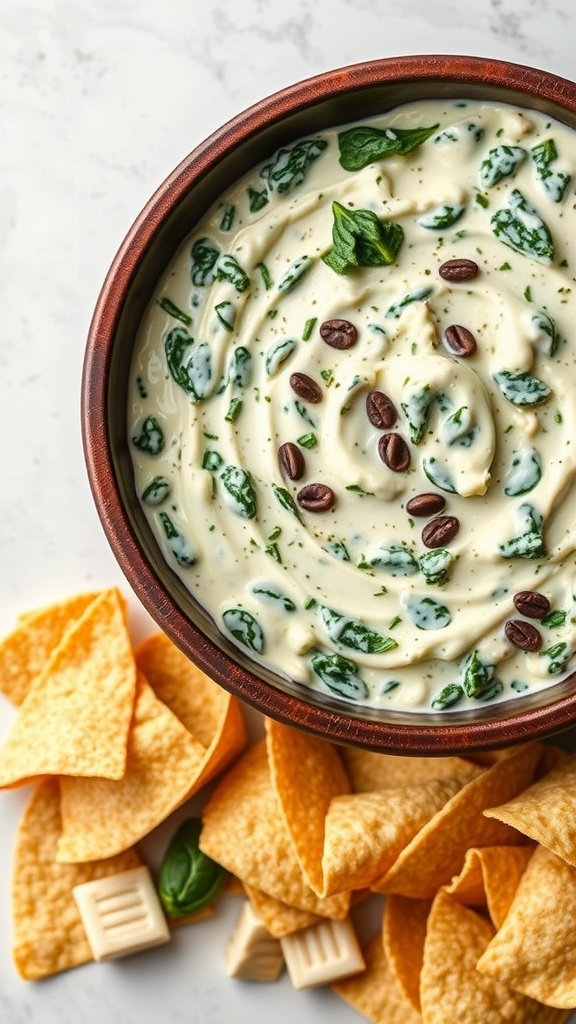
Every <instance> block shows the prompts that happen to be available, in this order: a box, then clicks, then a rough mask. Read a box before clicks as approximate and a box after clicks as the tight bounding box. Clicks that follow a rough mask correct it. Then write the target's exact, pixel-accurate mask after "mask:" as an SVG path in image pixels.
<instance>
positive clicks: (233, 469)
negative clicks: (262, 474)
mask: <svg viewBox="0 0 576 1024" xmlns="http://www.w3.org/2000/svg"><path fill="white" fill-rule="evenodd" d="M220 480H221V482H222V483H223V485H224V487H225V488H226V491H227V493H228V496H229V498H230V505H231V507H232V510H233V511H234V512H236V514H237V515H239V516H243V517H244V519H254V517H255V515H256V491H255V488H254V483H253V481H252V477H251V475H250V473H249V472H248V470H247V469H243V468H242V466H231V465H228V466H225V467H224V469H223V470H222V471H221V473H220Z"/></svg>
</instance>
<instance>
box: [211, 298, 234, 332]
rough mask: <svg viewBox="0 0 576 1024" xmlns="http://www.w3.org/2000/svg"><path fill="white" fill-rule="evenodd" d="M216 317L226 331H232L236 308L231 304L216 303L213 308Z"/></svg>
mask: <svg viewBox="0 0 576 1024" xmlns="http://www.w3.org/2000/svg"><path fill="white" fill-rule="evenodd" d="M214 310H215V312H216V316H217V317H218V319H219V321H220V323H221V324H222V326H223V328H224V329H225V330H226V331H233V330H234V320H235V319H236V306H235V305H234V303H233V302H218V303H217V305H216V306H214Z"/></svg>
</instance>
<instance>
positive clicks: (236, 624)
mask: <svg viewBox="0 0 576 1024" xmlns="http://www.w3.org/2000/svg"><path fill="white" fill-rule="evenodd" d="M222 620H223V622H224V625H225V626H226V629H227V630H228V632H229V633H231V634H232V636H233V637H235V638H236V640H238V641H239V643H241V644H243V645H244V647H248V648H249V649H250V650H251V651H255V652H256V654H260V653H261V652H262V651H263V650H264V633H263V632H262V627H261V626H260V623H259V622H258V620H257V619H256V618H255V617H254V616H253V615H252V614H251V612H247V611H246V609H245V608H228V609H227V610H226V611H225V612H223V614H222Z"/></svg>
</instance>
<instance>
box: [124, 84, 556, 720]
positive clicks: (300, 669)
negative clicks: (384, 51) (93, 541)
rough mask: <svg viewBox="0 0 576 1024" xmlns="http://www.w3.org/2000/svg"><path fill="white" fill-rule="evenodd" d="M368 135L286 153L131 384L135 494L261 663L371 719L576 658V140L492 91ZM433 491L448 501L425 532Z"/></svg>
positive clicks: (253, 179) (146, 342)
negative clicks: (432, 541)
mask: <svg viewBox="0 0 576 1024" xmlns="http://www.w3.org/2000/svg"><path fill="white" fill-rule="evenodd" d="M353 127H354V126H349V125H347V126H345V127H343V128H341V129H339V130H334V131H325V132H322V133H320V134H319V135H317V136H313V137H311V138H310V139H307V140H304V141H303V142H301V143H298V144H295V145H292V146H290V147H286V149H284V150H281V151H280V152H279V153H277V154H273V155H271V157H270V160H269V161H267V162H266V163H265V164H264V165H262V166H259V167H257V168H255V169H254V171H253V172H252V173H250V174H248V175H246V176H245V177H244V178H243V179H242V180H241V181H239V182H238V184H237V185H236V186H235V187H234V188H232V189H231V190H230V191H229V193H228V194H226V195H224V196H223V197H222V199H221V201H220V202H218V203H217V204H216V205H215V206H214V207H213V208H212V209H211V211H210V212H209V214H208V215H207V216H206V217H205V218H204V219H203V220H202V222H201V223H200V224H198V225H197V226H196V227H195V229H194V231H193V233H192V234H191V235H190V237H189V238H188V239H187V240H186V242H185V243H184V244H183V245H182V247H181V248H180V251H179V252H178V253H176V254H175V256H174V259H173V260H172V262H171V263H170V265H169V266H168V267H167V269H166V272H165V273H164V275H163V276H162V278H161V280H160V281H159V283H158V286H157V291H156V293H155V295H154V297H153V300H152V302H151V304H150V307H149V309H148V311H147V313H146V315H145V317H144V319H143V322H142V325H141V328H140V332H139V336H138V339H137V344H136V348H135V352H134V357H133V364H132V370H131V381H130V394H129V401H128V432H129V437H130V438H131V439H132V444H131V454H132V458H133V463H134V473H135V481H136V489H137V492H138V494H139V495H140V496H141V500H142V507H143V509H144V510H145V513H146V516H147V518H148V521H149V523H150V526H151V528H152V530H153V532H154V535H155V536H156V538H157V540H158V544H159V545H160V547H161V549H162V551H163V553H164V556H165V558H166V560H167V561H168V563H169V564H170V566H171V567H172V568H173V570H174V571H175V572H176V573H177V574H178V576H180V578H181V579H182V580H183V582H184V583H185V585H186V587H187V588H188V589H189V590H190V592H191V593H192V594H193V595H194V596H195V597H196V598H197V599H198V600H199V601H200V602H201V603H202V604H203V605H204V606H205V607H206V608H207V609H208V611H209V612H210V613H211V615H212V616H213V618H214V620H215V622H216V624H217V626H218V627H219V628H220V629H221V630H222V631H223V632H224V633H225V634H226V635H227V636H228V637H231V638H232V639H233V640H234V641H235V642H237V643H238V644H240V645H243V646H244V648H245V649H246V648H247V649H248V651H249V653H250V654H252V655H253V656H254V657H255V658H256V660H257V661H260V662H262V663H264V664H266V665H267V666H269V667H271V668H272V669H274V670H276V671H277V672H279V673H280V674H281V675H282V676H285V677H288V678H290V679H294V680H297V681H300V682H302V683H304V684H307V685H308V686H310V687H313V688H314V689H316V690H318V691H320V692H325V693H330V694H332V695H334V694H336V695H337V696H339V697H341V698H342V699H343V700H345V701H348V702H349V701H350V700H353V701H357V702H363V703H366V704H369V705H371V706H374V707H382V706H385V707H387V708H389V707H392V708H400V709H409V710H411V711H414V712H419V711H429V710H430V708H431V707H433V708H436V709H438V710H443V711H444V713H445V714H447V712H448V710H449V709H450V708H453V709H455V710H458V711H460V710H465V709H467V708H479V707H481V706H482V704H483V703H486V702H489V701H502V700H506V699H510V698H513V697H515V696H516V695H521V694H524V695H525V694H527V693H529V692H532V693H534V692H536V691H539V690H541V689H543V688H544V687H547V686H550V685H551V684H554V683H557V682H558V681H559V680H561V679H562V678H564V677H565V676H566V674H567V673H568V672H569V671H570V670H571V669H573V668H574V663H573V660H572V656H573V652H574V651H576V577H575V566H576V555H575V549H576V518H575V512H576V504H575V500H574V499H575V497H576V488H575V484H574V473H575V466H576V447H575V443H574V439H575V438H576V388H575V384H576V365H575V359H574V344H573V340H572V339H573V337H574V331H575V324H576V302H575V293H574V291H573V288H574V282H575V280H576V279H575V277H574V268H575V267H576V206H575V195H574V179H573V178H572V177H571V175H572V174H573V172H574V169H575V167H576V135H575V133H574V132H573V131H571V130H570V129H568V128H567V127H565V126H563V125H561V124H559V123H556V122H553V121H550V120H549V119H547V118H545V117H543V116H542V115H540V114H538V113H534V112H531V111H530V112H526V111H523V110H519V109H518V110H516V109H515V108H512V107H506V106H498V107H493V106H491V105H486V104H480V103H476V102H468V101H466V102H453V101H450V102H446V103H444V102H436V101H433V102H425V103H419V104H417V105H416V104H411V105H406V106H404V107H400V108H397V109H396V110H394V111H392V112H390V113H387V114H386V115H385V116H383V117H381V118H377V119H373V120H370V121H366V122H362V123H361V126H360V127H361V131H360V132H357V131H354V130H351V129H353ZM423 128H426V129H428V131H426V132H420V133H419V132H418V130H419V129H423ZM403 133H404V134H403ZM406 133H407V134H406ZM343 164H344V166H343ZM364 164H365V166H364ZM348 168H351V169H348ZM356 168H357V169H356ZM452 260H457V261H468V262H466V263H465V264H461V263H459V264H458V265H457V268H456V270H455V271H454V270H452V273H451V274H450V270H448V272H444V273H448V279H445V277H444V276H442V273H441V272H440V268H441V267H443V265H444V264H445V263H446V262H447V261H452ZM469 261H472V262H473V264H476V266H477V273H474V275H473V276H470V277H468V278H466V279H462V273H460V271H461V269H462V266H464V267H465V268H467V267H469ZM366 264H368V265H366ZM378 264H380V265H378ZM332 320H338V321H346V322H347V324H348V325H352V328H350V327H349V326H345V328H344V334H342V332H341V331H340V334H339V333H338V331H336V334H337V335H338V337H337V339H336V340H337V341H338V340H339V339H340V340H341V338H342V337H344V338H345V339H350V338H351V337H352V336H354V337H355V343H354V344H353V345H352V346H351V347H348V348H338V347H333V345H332V344H330V340H332V341H333V340H334V339H333V335H334V327H333V325H332V328H330V326H328V327H323V326H322V325H326V323H327V322H329V321H332ZM454 325H456V328H457V330H456V343H454V332H452V345H450V335H451V331H450V330H448V340H447V338H446V336H445V334H446V331H447V329H450V328H452V327H454ZM462 328H464V329H465V330H464V331H463V330H462ZM346 332H347V333H346ZM323 335H325V336H326V335H327V339H326V338H325V337H323ZM470 336H471V337H472V343H470V341H469V339H470ZM462 341H463V343H464V351H463V354H459V353H460V352H461V351H462V349H461V344H460V343H462ZM474 343H475V351H470V348H474ZM454 344H456V348H454ZM294 374H296V375H300V378H298V377H297V378H294ZM301 375H305V377H304V379H303V378H302V376H301ZM309 378H310V379H311V381H312V382H313V384H312V385H311V384H310V380H309ZM295 387H296V390H294V388H295ZM310 388H312V391H311V390H310ZM373 391H377V392H380V393H381V394H383V395H385V396H386V397H387V398H388V399H390V400H391V402H392V404H393V407H394V408H395V409H396V411H397V420H396V422H395V423H393V424H392V425H391V426H384V427H383V426H376V425H374V424H373V423H372V422H371V419H370V418H369V416H368V414H367V404H366V403H367V396H368V395H369V394H370V393H371V392H373ZM318 395H319V396H320V397H319V400H318V401H311V400H310V398H311V397H312V398H317V397H318ZM372 418H373V417H372ZM389 434H394V435H396V436H395V439H394V440H393V442H391V443H392V446H394V445H396V454H395V453H394V451H392V456H391V457H390V455H389V456H388V463H390V461H391V462H392V466H390V465H389V464H386V450H387V451H388V453H390V451H391V449H390V447H388V445H389V440H387V441H384V442H383V441H382V437H383V436H385V435H389ZM287 444H288V446H289V447H288V449H283V451H284V460H283V461H282V460H280V461H279V449H280V447H281V446H284V445H287ZM398 444H399V445H400V447H399V448H398ZM290 446H292V447H290ZM382 451H384V461H383V456H382V454H381V452H382ZM398 451H399V452H400V454H402V453H404V456H405V455H406V452H408V457H409V466H408V467H407V468H406V467H405V466H404V464H403V463H402V460H401V459H400V460H399V459H398V454H397V453H398ZM286 452H287V453H288V455H286ZM300 471H301V475H300ZM293 472H296V473H297V475H299V478H298V479H292V478H291V474H292V473H293ZM310 484H319V485H322V487H320V488H316V489H315V490H313V492H312V497H313V498H314V497H316V498H318V496H320V498H321V500H320V506H321V510H310V509H309V507H307V505H309V504H310V503H309V502H308V503H307V502H306V500H305V496H306V491H304V497H302V495H301V491H302V489H303V488H307V487H308V485H310ZM327 488H330V490H331V492H332V493H330V491H328V490H327ZM422 493H426V494H430V493H432V494H435V495H441V496H443V498H444V499H445V508H444V509H443V510H440V512H436V513H434V514H432V513H431V514H429V515H428V516H427V517H421V516H418V517H417V516H414V515H411V514H410V513H409V512H408V511H407V508H406V506H407V503H408V502H409V501H410V499H412V498H414V496H417V495H420V494H422ZM312 504H314V502H312ZM438 515H440V516H442V517H450V529H449V530H448V528H445V527H443V529H445V530H446V531H447V532H446V534H445V535H446V537H447V540H446V542H445V543H441V545H440V547H430V546H428V545H427V543H425V541H424V540H423V530H425V529H426V528H428V530H429V524H430V523H431V522H432V520H434V519H437V518H438ZM454 520H456V524H455V526H454ZM437 527H438V524H435V525H434V526H433V528H432V530H433V532H434V530H435V529H436V530H437ZM454 529H455V530H456V532H454ZM440 533H442V531H440ZM425 536H426V534H425ZM440 540H442V537H440ZM524 591H531V592H537V593H538V594H540V595H543V596H544V598H546V599H547V601H548V605H546V601H544V606H545V607H549V611H548V612H547V614H545V615H544V617H543V618H542V614H543V611H542V609H540V610H539V615H540V616H541V617H540V618H534V617H533V616H532V614H528V615H527V614H523V613H522V611H519V610H518V609H517V608H516V607H515V605H514V601H513V598H514V595H515V594H518V593H519V592H524ZM538 600H539V601H540V603H542V602H541V599H538ZM523 607H524V611H525V610H526V605H524V606H523ZM511 620H512V623H513V625H512V627H510V626H506V623H509V622H510V621H511ZM518 624H519V625H518ZM526 636H528V638H529V639H528V641H526ZM518 643H520V646H518ZM527 645H528V649H525V648H526V646H527Z"/></svg>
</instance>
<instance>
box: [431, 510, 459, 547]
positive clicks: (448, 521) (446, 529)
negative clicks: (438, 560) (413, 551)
mask: <svg viewBox="0 0 576 1024" xmlns="http://www.w3.org/2000/svg"><path fill="white" fill-rule="evenodd" d="M459 529H460V520H459V519H457V518H456V516H438V517H437V518H436V519H431V520H430V522H429V523H426V526H425V527H424V529H423V530H422V543H423V544H425V545H426V547H427V548H443V547H444V546H445V545H446V544H449V543H450V541H451V540H454V537H455V536H456V534H457V533H458V530H459Z"/></svg>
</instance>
